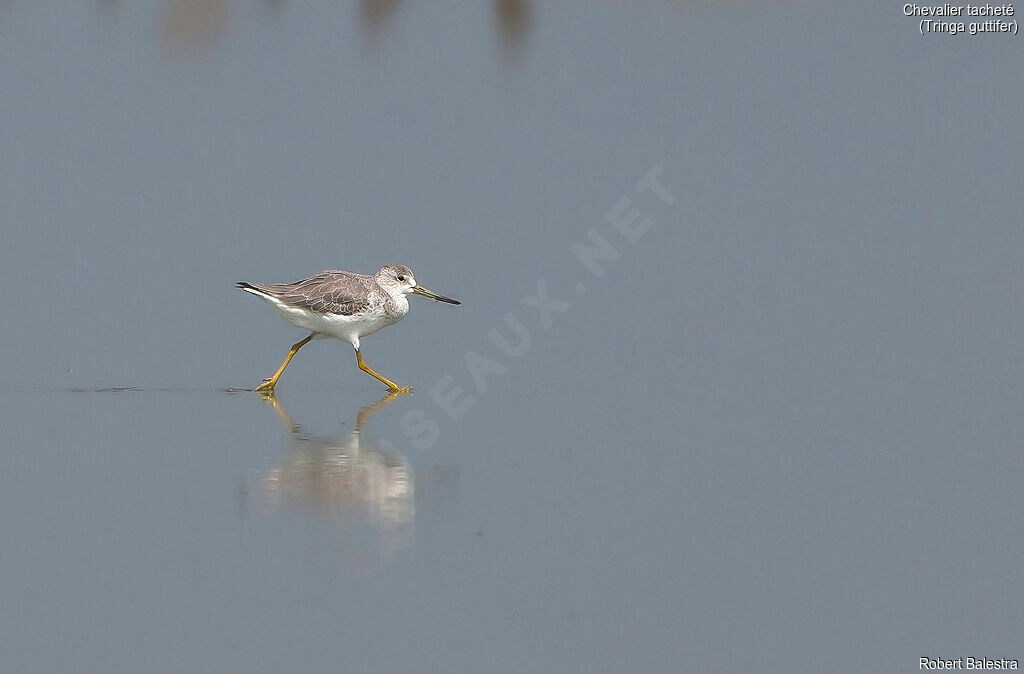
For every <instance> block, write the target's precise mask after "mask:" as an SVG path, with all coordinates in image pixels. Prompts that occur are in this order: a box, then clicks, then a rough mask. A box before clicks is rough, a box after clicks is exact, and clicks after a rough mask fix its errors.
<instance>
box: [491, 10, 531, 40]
mask: <svg viewBox="0 0 1024 674" xmlns="http://www.w3.org/2000/svg"><path fill="white" fill-rule="evenodd" d="M494 10H495V16H496V17H497V20H498V33H499V34H500V35H501V42H502V45H503V46H504V47H505V49H506V50H508V51H511V52H517V51H519V49H520V47H522V45H523V40H524V39H525V37H526V34H527V33H528V32H529V31H530V2H529V0H495V2H494Z"/></svg>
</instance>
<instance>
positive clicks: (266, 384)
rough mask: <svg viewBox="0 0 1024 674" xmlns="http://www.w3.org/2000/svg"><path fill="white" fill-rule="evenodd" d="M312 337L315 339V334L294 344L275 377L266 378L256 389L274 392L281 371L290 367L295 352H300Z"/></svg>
mask: <svg viewBox="0 0 1024 674" xmlns="http://www.w3.org/2000/svg"><path fill="white" fill-rule="evenodd" d="M311 339H313V335H310V336H309V337H306V338H305V339H303V340H301V341H298V342H295V343H294V344H292V348H291V350H290V351H289V352H288V355H287V356H285V358H284V362H283V363H281V367H279V368H277V372H275V373H274V376H273V377H268V378H267V379H264V380H263V383H262V384H260V385H259V386H257V387H256V391H257V392H261V393H262V392H265V393H273V392H274V387H275V386H276V385H277V380H278V379H280V378H281V373H282V372H284V369H285V368H286V367H288V363H290V362H291V360H292V358H293V357H294V356H295V354H297V353H298V352H299V349H301V348H302V347H304V346H306V344H308V343H309V340H311Z"/></svg>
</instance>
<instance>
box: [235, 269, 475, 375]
mask: <svg viewBox="0 0 1024 674" xmlns="http://www.w3.org/2000/svg"><path fill="white" fill-rule="evenodd" d="M235 287H236V288H241V289H242V290H244V291H246V292H247V293H251V294H253V295H255V296H256V297H259V298H260V299H261V300H263V301H265V302H266V303H267V304H269V305H270V306H272V307H274V308H275V309H277V311H278V313H280V314H281V316H283V317H284V319H285V320H286V321H288V322H289V323H291V324H292V325H294V326H295V327H298V328H302V329H303V330H309V335H307V336H306V337H305V338H304V339H301V340H299V341H298V342H296V343H295V344H293V345H292V348H291V349H290V350H289V351H288V355H287V356H285V359H284V362H283V363H281V367H279V368H277V372H275V373H274V374H273V375H272V376H270V377H267V378H266V379H264V380H263V383H261V384H260V385H259V386H257V387H256V388H255V391H256V392H258V393H263V394H267V395H273V394H274V387H275V386H277V380H278V379H280V378H281V374H282V373H283V372H284V370H285V368H286V367H288V363H290V362H291V360H292V358H293V357H294V356H295V354H296V353H298V351H299V349H301V348H302V347H304V346H305V345H306V344H308V343H309V342H310V341H311V340H313V339H324V338H329V337H333V338H335V339H341V340H344V341H346V342H348V343H349V344H351V345H352V348H353V349H355V352H356V364H357V365H358V366H359V369H360V370H362V371H363V372H365V373H367V374H368V375H370V376H371V377H374V378H376V379H377V380H378V381H380V382H381V383H383V384H384V385H385V386H387V387H388V391H390V392H392V393H409V392H410V390H411V389H410V388H409V387H408V386H400V385H398V384H396V383H395V382H393V381H391V380H390V379H388V378H387V377H385V376H383V375H381V374H379V373H377V372H375V371H374V370H373V368H371V367H370V366H369V365H367V364H366V362H365V361H364V360H363V355H362V353H361V352H360V351H359V344H360V339H361V338H362V337H366V336H367V335H372V334H373V333H375V332H377V331H378V330H381V329H383V328H386V327H387V326H389V325H394V324H395V323H397V322H398V321H400V320H402V317H404V316H405V315H406V314H407V313H408V312H409V300H408V298H407V295H409V294H410V293H411V294H415V295H422V296H423V297H429V298H430V299H432V300H434V301H436V302H445V303H447V304H461V302H459V301H458V300H453V299H452V298H450V297H445V296H443V295H438V294H437V293H435V292H433V291H431V290H427V289H426V288H424V287H423V286H421V285H419V284H418V283H417V282H416V278H415V276H413V273H412V270H411V269H409V267H407V266H405V265H404V264H397V263H394V264H386V265H384V266H383V267H381V268H380V269H379V270H378V271H377V273H376V274H357V273H355V272H351V271H341V270H337V269H330V270H327V271H322V272H320V273H319V274H317V275H316V276H311V277H309V278H306V279H302V280H301V281H296V282H295V283H249V282H248V281H238V282H237V283H236V284H235Z"/></svg>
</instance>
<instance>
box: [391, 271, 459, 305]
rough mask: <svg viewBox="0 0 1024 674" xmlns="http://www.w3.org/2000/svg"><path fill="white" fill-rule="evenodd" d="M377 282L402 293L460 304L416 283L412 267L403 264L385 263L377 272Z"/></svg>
mask: <svg viewBox="0 0 1024 674" xmlns="http://www.w3.org/2000/svg"><path fill="white" fill-rule="evenodd" d="M377 283H379V284H381V285H382V286H384V287H386V288H389V289H392V290H394V291H397V292H399V293H402V294H403V295H408V294H409V293H414V294H416V295H423V296H424V297H429V298H430V299H432V300H436V301H438V302H447V303H448V304H462V303H461V302H459V301H458V300H453V299H452V298H450V297H445V296H443V295H438V294H437V293H435V292H432V291H430V290H427V289H426V288H424V287H423V286H421V285H419V284H418V283H416V277H414V276H413V275H412V269H409V268H408V267H406V266H405V265H404V264H386V265H384V266H383V267H381V268H380V271H378V272H377Z"/></svg>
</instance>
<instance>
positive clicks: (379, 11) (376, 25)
mask: <svg viewBox="0 0 1024 674" xmlns="http://www.w3.org/2000/svg"><path fill="white" fill-rule="evenodd" d="M398 4H399V0H363V3H362V17H363V25H364V26H365V27H366V28H368V29H369V30H371V31H377V30H380V28H381V26H383V25H384V24H385V23H387V22H388V20H389V19H390V18H391V17H392V15H394V13H395V10H396V9H397V8H398Z"/></svg>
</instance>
